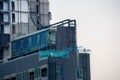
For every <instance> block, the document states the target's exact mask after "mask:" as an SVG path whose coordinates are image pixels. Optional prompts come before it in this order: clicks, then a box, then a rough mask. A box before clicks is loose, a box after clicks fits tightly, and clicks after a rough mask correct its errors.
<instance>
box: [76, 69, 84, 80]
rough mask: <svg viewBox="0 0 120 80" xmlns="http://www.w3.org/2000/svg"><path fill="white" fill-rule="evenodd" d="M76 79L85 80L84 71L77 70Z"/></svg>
mask: <svg viewBox="0 0 120 80" xmlns="http://www.w3.org/2000/svg"><path fill="white" fill-rule="evenodd" d="M76 77H77V79H78V80H83V69H77V70H76Z"/></svg>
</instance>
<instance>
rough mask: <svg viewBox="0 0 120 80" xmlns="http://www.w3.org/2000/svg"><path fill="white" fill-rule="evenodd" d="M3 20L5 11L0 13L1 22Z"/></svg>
mask: <svg viewBox="0 0 120 80" xmlns="http://www.w3.org/2000/svg"><path fill="white" fill-rule="evenodd" d="M1 22H3V13H0V23H1Z"/></svg>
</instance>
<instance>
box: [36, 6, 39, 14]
mask: <svg viewBox="0 0 120 80" xmlns="http://www.w3.org/2000/svg"><path fill="white" fill-rule="evenodd" d="M36 12H37V13H39V5H36Z"/></svg>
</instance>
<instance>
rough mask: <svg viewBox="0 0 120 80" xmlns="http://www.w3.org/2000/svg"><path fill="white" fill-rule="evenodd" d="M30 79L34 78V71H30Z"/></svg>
mask: <svg viewBox="0 0 120 80" xmlns="http://www.w3.org/2000/svg"><path fill="white" fill-rule="evenodd" d="M29 79H30V80H34V72H30V73H29Z"/></svg>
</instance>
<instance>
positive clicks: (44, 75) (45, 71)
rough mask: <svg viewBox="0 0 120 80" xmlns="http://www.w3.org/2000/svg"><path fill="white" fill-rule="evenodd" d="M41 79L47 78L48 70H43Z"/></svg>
mask: <svg viewBox="0 0 120 80" xmlns="http://www.w3.org/2000/svg"><path fill="white" fill-rule="evenodd" d="M41 77H47V68H43V69H41Z"/></svg>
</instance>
